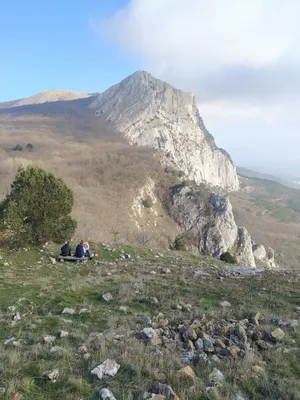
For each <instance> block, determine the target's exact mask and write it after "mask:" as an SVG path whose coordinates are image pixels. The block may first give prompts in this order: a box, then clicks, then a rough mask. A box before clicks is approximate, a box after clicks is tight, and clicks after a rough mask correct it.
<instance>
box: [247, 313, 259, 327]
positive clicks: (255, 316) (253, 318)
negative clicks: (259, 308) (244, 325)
mask: <svg viewBox="0 0 300 400" xmlns="http://www.w3.org/2000/svg"><path fill="white" fill-rule="evenodd" d="M261 317H262V316H261V313H260V312H256V313H253V314H252V315H251V317H250V320H251V322H253V323H254V324H255V325H259V320H260V319H261Z"/></svg>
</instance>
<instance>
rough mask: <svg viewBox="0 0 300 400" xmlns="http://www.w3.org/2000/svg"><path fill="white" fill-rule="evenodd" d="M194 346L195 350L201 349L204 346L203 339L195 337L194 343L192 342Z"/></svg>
mask: <svg viewBox="0 0 300 400" xmlns="http://www.w3.org/2000/svg"><path fill="white" fill-rule="evenodd" d="M194 346H195V348H196V350H202V349H203V347H204V344H203V340H202V339H200V338H199V339H197V340H196V341H195V343H194Z"/></svg>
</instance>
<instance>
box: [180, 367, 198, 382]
mask: <svg viewBox="0 0 300 400" xmlns="http://www.w3.org/2000/svg"><path fill="white" fill-rule="evenodd" d="M177 375H178V376H179V377H183V378H189V379H194V378H196V374H195V372H194V371H193V369H192V368H191V367H190V366H188V365H187V366H186V367H183V368H181V369H180V370H179V371H178V372H177Z"/></svg>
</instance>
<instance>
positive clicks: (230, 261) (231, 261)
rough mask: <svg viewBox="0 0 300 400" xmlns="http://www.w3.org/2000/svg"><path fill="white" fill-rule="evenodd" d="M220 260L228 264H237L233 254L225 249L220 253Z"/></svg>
mask: <svg viewBox="0 0 300 400" xmlns="http://www.w3.org/2000/svg"><path fill="white" fill-rule="evenodd" d="M220 260H221V261H224V262H226V263H228V264H237V259H236V257H235V256H233V255H232V254H231V253H229V251H226V252H225V253H222V254H221V256H220Z"/></svg>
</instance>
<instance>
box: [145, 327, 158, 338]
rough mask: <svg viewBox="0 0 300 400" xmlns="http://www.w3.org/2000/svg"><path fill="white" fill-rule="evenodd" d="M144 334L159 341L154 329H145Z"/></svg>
mask: <svg viewBox="0 0 300 400" xmlns="http://www.w3.org/2000/svg"><path fill="white" fill-rule="evenodd" d="M142 332H143V334H144V335H146V336H147V338H148V339H157V337H158V335H157V332H156V331H155V330H154V329H153V328H144V329H143V330H142Z"/></svg>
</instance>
